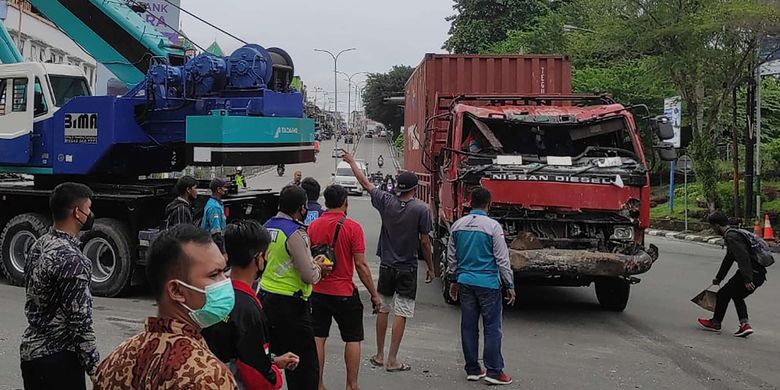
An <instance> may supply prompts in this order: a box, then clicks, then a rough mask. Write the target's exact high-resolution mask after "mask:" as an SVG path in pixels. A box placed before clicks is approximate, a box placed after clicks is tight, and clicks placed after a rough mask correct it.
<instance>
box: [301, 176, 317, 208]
mask: <svg viewBox="0 0 780 390" xmlns="http://www.w3.org/2000/svg"><path fill="white" fill-rule="evenodd" d="M301 188H303V190H304V191H306V197H307V198H308V199H309V200H310V201H313V202H316V201H317V199H319V198H320V190H321V189H322V187H320V183H318V182H317V180H314V178H313V177H307V178H304V179H303V180H301Z"/></svg>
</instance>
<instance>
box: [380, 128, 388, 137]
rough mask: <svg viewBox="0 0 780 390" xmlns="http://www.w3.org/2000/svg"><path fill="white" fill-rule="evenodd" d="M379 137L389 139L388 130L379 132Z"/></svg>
mask: <svg viewBox="0 0 780 390" xmlns="http://www.w3.org/2000/svg"><path fill="white" fill-rule="evenodd" d="M379 136H380V137H382V138H385V137H387V131H386V130H382V131H380V132H379Z"/></svg>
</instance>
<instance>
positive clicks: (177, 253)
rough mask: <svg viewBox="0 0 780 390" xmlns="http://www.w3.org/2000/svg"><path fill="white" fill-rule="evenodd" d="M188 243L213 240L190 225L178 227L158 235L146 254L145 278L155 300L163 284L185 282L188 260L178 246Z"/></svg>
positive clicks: (201, 230) (204, 242)
mask: <svg viewBox="0 0 780 390" xmlns="http://www.w3.org/2000/svg"><path fill="white" fill-rule="evenodd" d="M188 242H195V243H198V244H209V243H213V242H214V241H213V240H212V239H211V234H209V232H207V231H205V230H203V229H201V228H199V227H197V226H194V225H190V224H180V225H176V226H174V227H172V228H170V229H166V230H164V231H163V232H162V233H160V235H159V236H157V238H155V239H154V241H153V242H152V245H151V246H150V247H149V251H148V252H146V279H147V280H148V281H149V288H150V290H151V291H152V294H154V297H155V298H156V299H157V300H158V301H159V299H160V297H161V296H162V293H163V287H164V286H165V282H167V281H169V280H171V279H174V278H177V279H184V280H183V281H184V282H188V281H189V280H187V279H189V278H188V274H187V273H186V272H185V270H186V269H188V268H189V267H188V263H189V258H188V257H187V256H185V255H184V251H183V250H182V245H183V244H185V243H188Z"/></svg>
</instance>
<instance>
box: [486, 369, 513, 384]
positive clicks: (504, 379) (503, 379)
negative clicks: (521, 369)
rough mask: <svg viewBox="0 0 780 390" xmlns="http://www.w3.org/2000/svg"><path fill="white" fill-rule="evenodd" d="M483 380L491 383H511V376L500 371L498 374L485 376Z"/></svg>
mask: <svg viewBox="0 0 780 390" xmlns="http://www.w3.org/2000/svg"><path fill="white" fill-rule="evenodd" d="M485 382H487V383H488V384H491V385H511V384H512V377H511V376H509V375H507V374H504V373H503V372H502V373H501V375H498V376H485Z"/></svg>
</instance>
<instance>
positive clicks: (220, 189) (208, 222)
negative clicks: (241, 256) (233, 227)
mask: <svg viewBox="0 0 780 390" xmlns="http://www.w3.org/2000/svg"><path fill="white" fill-rule="evenodd" d="M227 185H228V183H227V181H226V180H225V179H221V178H215V179H212V180H211V184H210V185H209V189H211V198H209V200H208V202H206V207H205V208H204V209H203V219H202V220H201V221H200V228H201V229H203V230H205V231H207V232H209V233H211V238H212V239H214V243H216V244H217V246H218V247H219V250H220V251H222V253H225V239H224V238H223V236H222V233H223V232H224V231H225V225H226V222H227V217H226V216H225V204H224V203H222V198H223V197H224V196H225V195H227V192H228V189H227Z"/></svg>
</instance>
